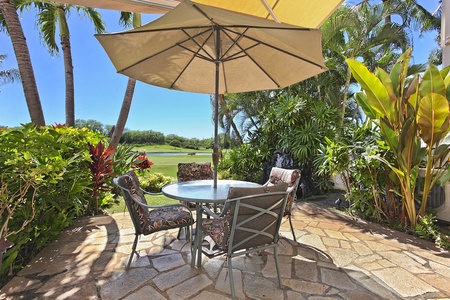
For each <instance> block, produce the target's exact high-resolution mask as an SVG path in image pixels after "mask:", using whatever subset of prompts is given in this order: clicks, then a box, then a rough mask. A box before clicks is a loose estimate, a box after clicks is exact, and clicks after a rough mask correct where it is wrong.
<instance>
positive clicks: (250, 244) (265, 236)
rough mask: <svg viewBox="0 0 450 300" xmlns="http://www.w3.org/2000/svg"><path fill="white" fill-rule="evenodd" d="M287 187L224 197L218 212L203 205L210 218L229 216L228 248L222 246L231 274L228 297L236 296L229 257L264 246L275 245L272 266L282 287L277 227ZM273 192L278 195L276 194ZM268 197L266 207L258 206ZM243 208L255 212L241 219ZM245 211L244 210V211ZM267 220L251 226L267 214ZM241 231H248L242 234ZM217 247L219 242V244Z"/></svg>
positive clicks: (272, 246)
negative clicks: (225, 198)
mask: <svg viewBox="0 0 450 300" xmlns="http://www.w3.org/2000/svg"><path fill="white" fill-rule="evenodd" d="M288 195H289V192H288V191H282V192H269V193H263V194H256V195H249V196H244V197H239V198H233V199H227V201H226V202H225V205H224V209H223V211H222V214H221V215H217V214H215V213H214V212H213V211H211V210H210V209H209V208H207V207H204V208H203V210H204V212H205V213H206V214H208V215H209V216H211V217H213V218H216V219H217V218H226V217H228V218H230V219H231V220H232V221H231V222H230V232H229V239H228V242H227V247H226V248H227V249H223V250H224V252H226V256H227V260H228V272H229V277H230V290H231V297H232V299H235V297H236V296H235V290H234V277H233V264H232V258H234V257H237V256H241V255H246V254H249V253H252V252H258V251H262V250H266V249H274V259H275V266H276V270H277V276H278V283H279V287H280V289H281V288H283V284H282V281H281V275H280V268H279V264H278V252H277V243H278V239H279V234H278V232H279V229H280V226H281V222H282V218H283V213H284V210H285V207H286V202H287V197H288ZM275 196H279V198H278V197H275ZM269 197H271V201H272V202H271V203H270V204H267V205H270V206H269V207H267V208H263V207H261V201H262V200H263V199H264V198H269ZM242 209H245V210H246V211H247V212H248V210H251V211H254V212H255V213H254V214H253V215H251V216H250V217H248V218H245V219H243V220H240V221H238V219H241V217H242V214H240V212H241V211H242ZM245 215H247V214H245ZM267 217H268V219H269V220H268V221H267V222H266V224H263V225H262V226H263V228H261V229H259V230H256V229H255V228H252V227H254V226H252V224H254V223H255V222H258V220H260V219H261V218H267ZM242 234H244V235H249V236H247V237H245V238H242ZM269 240H270V241H269ZM219 247H220V246H219Z"/></svg>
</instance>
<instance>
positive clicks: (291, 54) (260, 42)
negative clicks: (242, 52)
mask: <svg viewBox="0 0 450 300" xmlns="http://www.w3.org/2000/svg"><path fill="white" fill-rule="evenodd" d="M228 27H229V26H227V27H224V29H225V30H228V31H230V32H233V33H236V32H234V31H232V30H230V29H228ZM238 34H239V33H238ZM243 37H245V38H247V39H249V40H251V41H254V42H256V43H259V44H262V45H264V46H267V47H269V48H272V49H274V50H277V51H280V52H282V53H284V54H287V55H290V56H293V57H295V58H297V59H300V60H303V61H305V62H308V63H310V64H313V65H315V66H317V67H320V68H321V69H323V66H321V65H320V64H319V63H316V62H313V61H312V60H309V59H306V58H304V57H301V56H298V55H296V54H293V53H290V52H288V51H286V50H283V49H280V48H278V47H275V46H273V45H270V44H268V43H265V42H263V41H259V40H257V39H255V38H252V37H250V36H247V35H244V36H243ZM239 47H240V46H239ZM241 49H242V48H241Z"/></svg>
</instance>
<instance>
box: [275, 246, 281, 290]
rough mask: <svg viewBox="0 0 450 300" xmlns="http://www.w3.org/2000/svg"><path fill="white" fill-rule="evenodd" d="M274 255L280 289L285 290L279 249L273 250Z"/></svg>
mask: <svg viewBox="0 0 450 300" xmlns="http://www.w3.org/2000/svg"><path fill="white" fill-rule="evenodd" d="M273 249H274V250H273V255H274V258H275V267H276V268H277V275H278V284H279V285H280V289H282V288H283V283H281V275H280V266H279V265H278V250H277V247H275V248H273Z"/></svg>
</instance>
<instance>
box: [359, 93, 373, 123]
mask: <svg viewBox="0 0 450 300" xmlns="http://www.w3.org/2000/svg"><path fill="white" fill-rule="evenodd" d="M355 98H356V103H358V105H359V106H360V107H361V109H362V110H363V111H364V113H365V114H366V116H367V117H369V118H370V119H378V116H377V112H376V111H375V110H374V109H372V107H371V106H370V105H369V103H368V102H367V96H366V94H364V93H363V92H358V93H356V96H355Z"/></svg>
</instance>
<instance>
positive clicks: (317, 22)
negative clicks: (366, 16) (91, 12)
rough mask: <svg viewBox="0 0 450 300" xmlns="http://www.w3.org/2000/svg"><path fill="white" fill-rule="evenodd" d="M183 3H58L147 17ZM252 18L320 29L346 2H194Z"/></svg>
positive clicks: (100, 0)
mask: <svg viewBox="0 0 450 300" xmlns="http://www.w3.org/2000/svg"><path fill="white" fill-rule="evenodd" d="M182 1H183V0H95V1H93V0H59V1H58V2H62V3H67V4H73V5H79V6H88V7H94V8H104V9H112V10H121V11H129V12H137V13H147V14H165V13H167V12H168V11H170V10H172V9H173V8H174V7H176V6H177V5H178V4H179V3H180V2H182ZM194 2H198V3H200V4H205V5H209V6H214V7H218V8H222V9H227V10H231V11H235V12H240V13H245V14H248V15H251V16H255V17H260V18H266V19H269V20H275V21H277V22H280V23H287V24H292V25H297V26H303V27H308V28H319V27H320V26H321V25H322V24H323V22H325V20H326V19H327V18H328V17H329V16H330V15H331V14H332V13H333V12H334V11H335V10H336V9H337V8H338V7H339V6H340V5H341V4H342V3H343V2H344V0H194Z"/></svg>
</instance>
